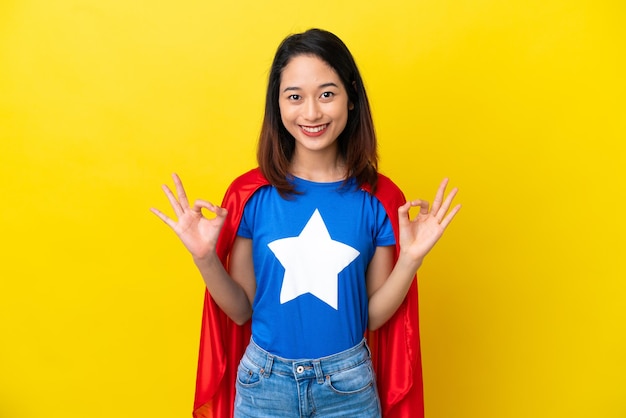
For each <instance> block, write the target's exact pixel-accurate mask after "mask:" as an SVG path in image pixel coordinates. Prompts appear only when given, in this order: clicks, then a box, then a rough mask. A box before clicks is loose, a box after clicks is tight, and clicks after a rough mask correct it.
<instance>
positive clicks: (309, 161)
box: [289, 153, 347, 183]
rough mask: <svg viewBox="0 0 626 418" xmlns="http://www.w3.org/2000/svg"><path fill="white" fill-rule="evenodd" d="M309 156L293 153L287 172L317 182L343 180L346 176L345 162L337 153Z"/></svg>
mask: <svg viewBox="0 0 626 418" xmlns="http://www.w3.org/2000/svg"><path fill="white" fill-rule="evenodd" d="M309 157H311V156H309ZM309 157H307V158H301V156H300V157H299V156H298V154H297V153H296V154H294V156H293V159H292V160H291V167H290V169H289V172H290V173H291V174H292V175H294V176H295V177H299V178H301V179H304V180H309V181H314V182H319V183H330V182H335V181H340V180H345V178H346V177H347V173H346V166H345V163H344V161H343V159H342V158H340V157H339V156H338V155H335V156H333V158H309Z"/></svg>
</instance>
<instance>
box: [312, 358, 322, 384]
mask: <svg viewBox="0 0 626 418" xmlns="http://www.w3.org/2000/svg"><path fill="white" fill-rule="evenodd" d="M313 369H314V370H315V377H317V383H319V384H320V385H321V384H322V383H324V371H323V370H322V364H321V363H320V362H319V361H314V362H313Z"/></svg>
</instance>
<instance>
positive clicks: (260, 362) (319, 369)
mask: <svg viewBox="0 0 626 418" xmlns="http://www.w3.org/2000/svg"><path fill="white" fill-rule="evenodd" d="M244 357H247V359H248V360H249V361H251V362H252V363H254V364H255V365H256V366H258V367H259V368H260V374H261V375H265V376H269V375H270V374H272V373H275V374H282V375H291V376H294V377H295V378H296V379H305V378H317V380H318V381H323V380H324V379H325V377H326V376H328V375H332V374H334V373H337V372H341V371H343V370H348V369H351V368H354V367H356V366H358V365H360V364H362V363H364V362H366V361H369V360H370V358H371V353H370V350H369V347H368V346H367V343H366V341H365V339H363V340H361V342H360V343H358V344H357V345H355V346H354V347H352V348H349V349H347V350H345V351H341V352H339V353H337V354H333V355H330V356H327V357H321V358H318V359H298V360H292V359H285V358H282V357H278V356H275V355H273V354H271V353H269V352H267V351H265V350H264V349H262V348H261V347H259V346H258V345H257V344H256V343H255V342H254V340H252V339H251V340H250V344H249V345H248V348H247V349H246V353H245V355H244Z"/></svg>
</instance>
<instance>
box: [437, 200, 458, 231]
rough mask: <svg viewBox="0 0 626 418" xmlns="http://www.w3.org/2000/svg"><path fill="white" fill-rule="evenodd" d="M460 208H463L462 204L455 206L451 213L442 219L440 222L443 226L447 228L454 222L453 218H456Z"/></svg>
mask: <svg viewBox="0 0 626 418" xmlns="http://www.w3.org/2000/svg"><path fill="white" fill-rule="evenodd" d="M460 210H461V205H460V204H459V205H456V206H455V207H453V208H452V210H451V211H450V213H448V215H447V216H446V217H445V218H443V220H442V221H441V223H440V225H441V227H442V228H443V229H446V228H447V227H448V225H449V224H450V222H452V219H454V217H455V216H456V214H457V213H458V212H459V211H460Z"/></svg>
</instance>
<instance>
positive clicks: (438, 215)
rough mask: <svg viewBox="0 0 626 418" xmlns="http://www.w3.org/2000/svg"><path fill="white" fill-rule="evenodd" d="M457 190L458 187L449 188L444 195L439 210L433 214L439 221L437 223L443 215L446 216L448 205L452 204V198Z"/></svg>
mask: <svg viewBox="0 0 626 418" xmlns="http://www.w3.org/2000/svg"><path fill="white" fill-rule="evenodd" d="M458 191H459V189H458V188H456V187H455V188H454V189H452V190H450V193H449V194H448V196H446V200H445V201H444V202H443V204H442V205H441V208H440V209H439V211H438V212H437V213H436V214H435V217H436V218H437V221H439V223H441V222H442V220H443V218H444V216H446V213H447V212H448V210H449V209H450V206H452V200H453V199H454V197H455V196H456V194H457V193H458Z"/></svg>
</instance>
